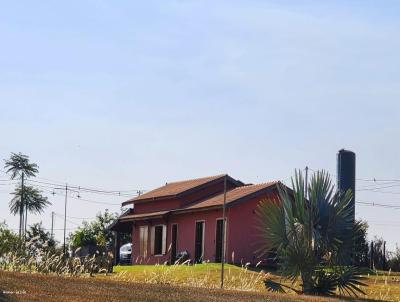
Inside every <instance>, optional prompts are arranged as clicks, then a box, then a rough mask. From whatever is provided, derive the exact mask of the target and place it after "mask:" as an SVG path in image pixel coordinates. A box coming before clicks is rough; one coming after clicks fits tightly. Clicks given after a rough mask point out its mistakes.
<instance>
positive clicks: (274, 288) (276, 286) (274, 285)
mask: <svg viewBox="0 0 400 302" xmlns="http://www.w3.org/2000/svg"><path fill="white" fill-rule="evenodd" d="M264 284H265V288H266V289H267V291H269V292H274V293H286V292H285V290H284V289H283V286H282V284H281V283H279V282H275V281H273V280H271V279H265V280H264Z"/></svg>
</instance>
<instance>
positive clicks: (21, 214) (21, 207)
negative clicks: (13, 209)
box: [19, 172, 25, 239]
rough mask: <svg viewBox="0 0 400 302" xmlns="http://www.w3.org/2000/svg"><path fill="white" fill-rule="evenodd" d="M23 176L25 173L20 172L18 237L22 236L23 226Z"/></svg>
mask: <svg viewBox="0 0 400 302" xmlns="http://www.w3.org/2000/svg"><path fill="white" fill-rule="evenodd" d="M24 178H25V173H24V172H22V175H21V205H20V209H19V238H20V239H21V238H22V231H23V228H24V208H25V201H24ZM24 237H25V236H24Z"/></svg>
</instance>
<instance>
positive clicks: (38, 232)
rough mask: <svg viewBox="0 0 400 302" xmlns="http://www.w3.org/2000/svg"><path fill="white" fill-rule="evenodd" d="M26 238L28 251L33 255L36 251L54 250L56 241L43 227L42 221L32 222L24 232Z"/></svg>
mask: <svg viewBox="0 0 400 302" xmlns="http://www.w3.org/2000/svg"><path fill="white" fill-rule="evenodd" d="M26 240H27V242H28V243H29V252H30V253H31V255H35V254H36V253H37V252H38V251H44V252H48V251H51V252H54V251H55V247H56V242H55V240H54V239H53V237H52V236H51V234H50V233H49V232H47V231H45V229H44V228H43V225H42V222H39V223H34V224H33V225H31V226H30V227H29V229H28V230H27V232H26Z"/></svg>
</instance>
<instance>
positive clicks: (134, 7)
mask: <svg viewBox="0 0 400 302" xmlns="http://www.w3.org/2000/svg"><path fill="white" fill-rule="evenodd" d="M321 2H322V1H218V2H217V3H216V1H138V2H134V1H118V3H116V2H115V1H68V2H64V3H61V2H59V1H40V2H36V3H34V2H32V1H25V2H24V1H20V2H18V3H17V2H9V1H8V2H6V1H4V2H0V38H1V47H0V105H1V106H0V126H1V129H2V132H1V140H0V158H6V157H8V156H9V153H10V152H19V151H20V152H23V153H26V154H28V155H30V157H31V158H32V160H33V161H35V162H37V163H38V164H39V166H40V175H39V176H41V177H43V178H48V179H51V180H60V181H62V182H65V181H68V182H69V183H73V184H78V185H82V186H92V187H100V188H108V189H113V190H114V189H116V190H117V189H118V190H123V189H125V190H128V189H136V188H142V189H151V188H154V187H156V186H159V185H162V184H164V183H165V182H166V181H172V180H179V179H186V178H190V177H199V176H204V175H213V174H219V173H224V172H227V173H229V174H230V175H232V176H233V177H236V178H239V179H241V180H243V181H246V182H263V181H266V180H269V179H286V180H287V179H288V177H289V176H290V175H292V174H293V171H294V169H295V168H304V167H305V166H306V165H308V166H309V167H311V168H312V169H314V170H315V169H327V170H329V171H330V172H332V173H335V160H336V158H335V157H336V152H337V151H338V150H339V149H341V148H348V149H351V150H353V151H355V152H356V153H357V177H359V178H374V177H375V178H377V179H392V178H400V163H399V161H398V150H399V147H400V143H399V141H398V139H397V138H398V137H399V134H400V133H399V132H400V130H399V110H400V102H399V96H400V92H399V89H398V87H399V80H400V59H399V55H398V54H399V53H400V39H399V38H398V37H399V36H400V24H399V23H400V18H399V14H400V3H399V2H398V1H384V2H376V1H324V2H323V3H321ZM0 178H2V179H4V178H5V175H0ZM357 185H358V188H359V189H360V188H361V189H362V188H365V186H366V185H370V184H369V183H363V182H359V183H358V184H357ZM3 187H4V188H0V219H5V220H6V221H7V222H8V224H9V225H10V226H11V227H13V228H16V227H17V225H18V222H17V218H15V217H13V216H11V215H10V214H9V212H8V200H9V198H10V197H9V195H8V193H9V192H10V191H11V189H12V188H11V187H7V186H3ZM390 192H392V193H393V192H394V193H397V192H399V194H400V189H397V191H396V187H394V188H391V190H390ZM392 193H374V192H370V191H369V192H365V191H360V192H357V197H358V199H359V200H365V201H375V202H382V203H387V204H394V205H397V204H400V195H399V194H392ZM84 197H86V198H87V199H91V200H100V201H105V202H111V203H119V202H121V201H122V200H124V198H117V197H111V198H110V197H104V196H90V195H89V194H87V195H86V196H84ZM50 199H51V201H52V202H53V206H52V207H50V208H49V209H48V210H47V211H46V213H45V214H44V215H43V216H41V217H32V218H31V219H30V221H39V220H41V219H43V220H44V224H45V226H47V227H49V226H50V220H49V219H50V212H51V211H56V212H57V213H62V212H63V203H62V200H63V198H62V196H57V195H56V196H50ZM104 208H105V206H102V205H98V204H90V203H85V202H80V201H78V200H71V203H70V215H71V216H77V217H82V216H83V217H93V216H94V215H95V213H96V212H98V211H100V210H104ZM109 208H110V209H111V210H118V209H119V207H118V206H109ZM356 212H357V216H358V217H362V218H365V219H367V220H368V221H369V222H370V235H371V236H373V235H379V236H383V237H385V239H386V240H387V241H388V245H389V247H391V248H393V247H394V246H395V242H396V240H397V237H396V233H397V231H398V230H400V223H399V222H397V220H398V219H397V216H398V211H397V210H388V209H380V208H377V207H367V206H361V205H360V206H358V207H357V211H356ZM71 221H74V222H75V223H79V222H80V221H79V220H72V219H71ZM56 227H59V228H61V227H62V221H61V218H60V219H58V220H57V219H56ZM69 227H70V228H73V227H76V225H75V224H70V223H69ZM60 235H61V233H60V232H58V233H57V236H58V238H61V237H60Z"/></svg>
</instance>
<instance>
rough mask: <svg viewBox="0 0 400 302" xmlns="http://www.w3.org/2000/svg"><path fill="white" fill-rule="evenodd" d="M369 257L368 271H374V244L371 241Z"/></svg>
mask: <svg viewBox="0 0 400 302" xmlns="http://www.w3.org/2000/svg"><path fill="white" fill-rule="evenodd" d="M369 256H370V269H374V242H373V241H371V251H370V253H369Z"/></svg>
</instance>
